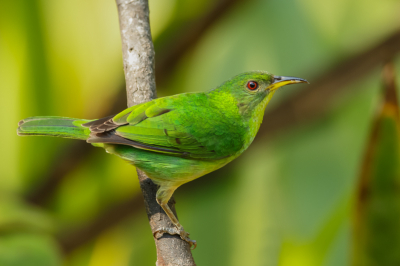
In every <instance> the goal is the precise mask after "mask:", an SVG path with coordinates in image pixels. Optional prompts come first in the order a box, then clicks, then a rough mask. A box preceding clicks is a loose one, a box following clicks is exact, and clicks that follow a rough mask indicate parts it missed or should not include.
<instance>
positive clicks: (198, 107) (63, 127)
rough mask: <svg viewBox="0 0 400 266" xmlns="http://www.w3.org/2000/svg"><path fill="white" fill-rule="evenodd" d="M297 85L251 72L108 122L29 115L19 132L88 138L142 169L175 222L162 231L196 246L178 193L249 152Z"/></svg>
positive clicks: (138, 108)
mask: <svg viewBox="0 0 400 266" xmlns="http://www.w3.org/2000/svg"><path fill="white" fill-rule="evenodd" d="M295 83H308V81H307V80H305V79H302V78H296V77H289V76H275V75H273V74H270V73H269V72H266V71H251V72H245V73H242V74H239V75H236V76H234V77H233V78H231V79H229V80H227V81H225V82H224V83H222V84H221V85H220V86H218V87H216V88H214V89H212V90H209V91H205V92H191V93H182V94H176V95H172V96H167V97H162V98H157V99H154V100H152V101H149V102H145V103H141V104H138V105H134V106H131V107H129V108H127V109H125V110H124V111H122V112H120V113H118V114H117V115H112V116H108V117H104V118H101V119H94V120H87V119H75V118H68V117H57V116H35V117H29V118H26V119H23V120H21V121H20V122H19V123H18V129H17V134H18V135H20V136H30V135H36V136H54V137H63V138H72V139H80V140H86V142H87V143H90V144H92V145H93V146H96V147H102V148H104V149H105V150H106V151H107V152H108V153H110V154H114V155H117V156H119V157H121V158H122V159H124V160H126V161H128V162H129V163H131V164H133V165H134V166H135V167H137V168H139V169H141V170H142V171H143V172H145V173H146V174H147V176H148V177H149V178H150V179H151V180H152V181H153V182H154V183H155V184H156V185H158V190H157V194H156V200H157V203H158V204H159V205H160V206H161V207H162V209H163V210H164V211H165V213H166V214H167V215H168V217H169V219H170V220H171V222H172V223H173V224H174V227H172V228H159V229H158V230H156V232H155V235H156V234H157V235H158V236H162V235H163V234H164V233H168V234H177V235H179V236H180V237H181V238H182V239H183V240H185V241H186V242H188V243H189V244H190V246H191V247H192V248H193V249H194V248H196V246H197V243H196V241H195V240H191V239H190V238H189V233H187V232H186V231H185V230H184V228H183V226H182V225H181V224H180V223H179V221H178V219H177V218H176V217H175V215H174V214H173V212H172V211H171V209H170V208H169V206H168V201H169V199H170V198H171V196H172V194H173V193H174V191H175V190H176V189H177V188H178V187H180V186H181V185H183V184H185V183H187V182H190V181H192V180H194V179H196V178H199V177H201V176H203V175H205V174H207V173H210V172H212V171H215V170H217V169H219V168H221V167H223V166H224V165H226V164H228V163H229V162H231V161H232V160H234V159H235V158H237V157H238V156H239V155H241V154H242V153H243V152H244V151H245V150H246V149H247V148H248V147H249V145H250V144H251V143H252V141H253V140H254V138H255V136H256V134H257V132H258V130H259V128H260V125H261V123H262V120H263V116H264V112H265V108H266V106H267V105H268V103H269V102H270V100H271V98H272V96H273V95H274V93H275V92H276V90H277V89H278V88H280V87H282V86H285V85H289V84H295Z"/></svg>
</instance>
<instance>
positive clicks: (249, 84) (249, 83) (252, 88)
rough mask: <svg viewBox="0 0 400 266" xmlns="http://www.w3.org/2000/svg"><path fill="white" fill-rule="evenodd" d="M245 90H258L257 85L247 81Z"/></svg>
mask: <svg viewBox="0 0 400 266" xmlns="http://www.w3.org/2000/svg"><path fill="white" fill-rule="evenodd" d="M247 88H248V89H249V90H251V91H254V90H256V89H257V88H258V83H257V82H255V81H253V80H252V81H249V82H247Z"/></svg>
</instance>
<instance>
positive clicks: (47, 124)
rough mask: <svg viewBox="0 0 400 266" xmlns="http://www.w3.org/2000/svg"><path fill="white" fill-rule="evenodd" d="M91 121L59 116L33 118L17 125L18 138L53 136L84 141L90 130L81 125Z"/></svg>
mask: <svg viewBox="0 0 400 266" xmlns="http://www.w3.org/2000/svg"><path fill="white" fill-rule="evenodd" d="M90 121H92V120H85V119H75V118H68V117H60V116H35V117H29V118H26V119H24V120H21V121H20V122H19V123H18V126H19V127H18V129H17V133H18V135H19V136H30V135H35V136H53V137H63V138H71V139H82V140H85V139H87V138H88V137H89V134H90V130H89V128H87V127H84V126H82V124H84V123H87V122H90Z"/></svg>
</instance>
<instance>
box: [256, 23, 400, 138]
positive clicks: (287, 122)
mask: <svg viewBox="0 0 400 266" xmlns="http://www.w3.org/2000/svg"><path fill="white" fill-rule="evenodd" d="M399 52H400V30H398V31H396V32H394V33H393V34H392V35H391V36H390V37H389V38H387V39H386V40H384V41H383V42H381V43H379V44H378V45H377V46H374V47H372V48H371V49H368V50H366V51H364V52H363V53H360V54H358V55H355V56H353V57H351V58H349V59H347V60H345V61H344V62H342V63H341V64H339V65H338V66H337V67H336V68H334V69H332V70H331V71H329V72H327V73H326V74H325V75H322V76H321V77H319V78H317V79H316V80H315V81H314V80H312V79H308V78H307V79H308V80H309V81H310V82H311V84H310V85H307V87H305V88H304V90H302V91H301V92H299V93H297V94H296V95H293V96H292V97H291V98H290V99H288V100H286V101H284V102H282V104H280V105H279V106H277V107H276V108H275V109H273V110H271V111H270V112H267V114H266V118H265V121H268V123H263V124H262V125H261V128H260V131H259V132H258V136H259V137H258V139H261V138H265V137H266V136H268V137H270V136H271V134H272V133H275V132H277V131H280V130H282V129H283V128H286V127H288V126H294V125H298V124H300V123H303V122H305V121H311V120H312V119H314V118H316V117H319V116H321V114H322V113H323V112H324V111H326V110H327V108H328V107H329V102H331V101H332V100H333V99H334V98H335V96H336V95H339V94H340V93H341V92H342V91H344V90H346V89H347V86H349V85H350V84H352V83H353V82H355V81H357V80H359V79H361V78H363V77H365V76H367V75H368V74H369V73H371V72H372V71H373V70H374V69H377V68H378V67H380V66H382V65H383V64H384V63H385V62H387V61H388V60H390V59H391V58H393V57H394V56H395V55H396V54H397V53H399Z"/></svg>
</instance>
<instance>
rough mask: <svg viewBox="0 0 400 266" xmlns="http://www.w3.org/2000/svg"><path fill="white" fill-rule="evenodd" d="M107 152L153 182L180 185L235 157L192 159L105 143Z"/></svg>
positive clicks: (219, 166) (217, 167)
mask: <svg viewBox="0 0 400 266" xmlns="http://www.w3.org/2000/svg"><path fill="white" fill-rule="evenodd" d="M105 148H106V150H107V152H109V153H112V154H115V155H117V156H119V157H121V158H123V159H125V160H127V161H129V162H130V163H132V164H133V165H135V166H136V167H137V168H139V169H141V170H142V171H144V172H145V173H146V174H147V175H148V176H149V177H150V178H151V179H152V180H153V181H155V183H157V184H160V185H161V184H165V183H170V185H171V186H177V187H178V186H180V185H182V184H184V183H187V182H189V181H192V180H194V179H196V178H198V177H201V176H203V175H205V174H208V173H210V172H212V171H214V170H217V169H219V168H221V167H222V166H224V165H226V164H227V163H229V162H230V161H232V160H233V159H234V158H235V157H234V156H232V157H228V158H224V159H219V160H194V159H188V158H181V157H175V156H170V155H167V154H161V153H156V152H152V151H146V150H140V149H137V148H134V147H130V146H124V145H110V144H106V145H105Z"/></svg>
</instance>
